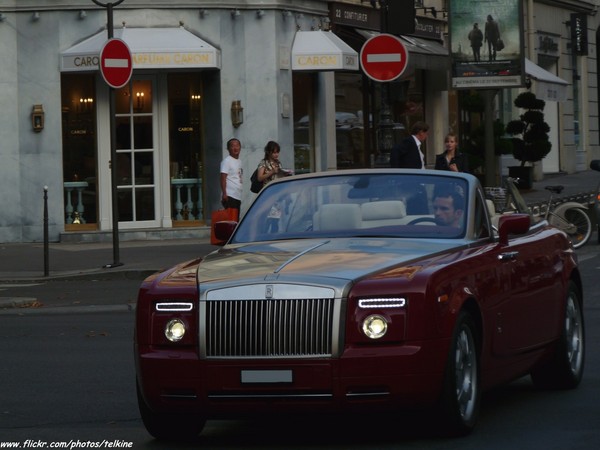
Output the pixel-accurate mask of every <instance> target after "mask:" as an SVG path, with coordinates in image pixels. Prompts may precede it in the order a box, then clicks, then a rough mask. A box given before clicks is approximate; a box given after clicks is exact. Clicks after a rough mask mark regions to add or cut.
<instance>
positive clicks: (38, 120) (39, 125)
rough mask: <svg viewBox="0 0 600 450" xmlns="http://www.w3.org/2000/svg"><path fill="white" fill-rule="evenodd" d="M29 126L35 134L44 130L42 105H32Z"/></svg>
mask: <svg viewBox="0 0 600 450" xmlns="http://www.w3.org/2000/svg"><path fill="white" fill-rule="evenodd" d="M31 126H32V127H33V131H35V132H36V133H39V132H40V131H42V130H43V129H44V105H33V109H32V111H31Z"/></svg>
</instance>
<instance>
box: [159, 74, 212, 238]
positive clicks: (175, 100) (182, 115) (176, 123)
mask: <svg viewBox="0 0 600 450" xmlns="http://www.w3.org/2000/svg"><path fill="white" fill-rule="evenodd" d="M168 89H169V165H170V180H171V217H172V220H173V227H190V226H201V225H204V223H205V211H204V202H203V192H204V190H203V185H202V181H203V178H204V173H203V167H204V166H203V161H204V157H205V155H204V148H203V145H202V128H201V124H202V105H203V85H202V78H201V76H200V74H199V73H179V74H169V76H168Z"/></svg>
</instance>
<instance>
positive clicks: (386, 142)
mask: <svg viewBox="0 0 600 450" xmlns="http://www.w3.org/2000/svg"><path fill="white" fill-rule="evenodd" d="M379 5H380V8H381V32H382V33H387V30H388V2H387V0H380V1H379ZM389 97H390V90H389V85H388V83H382V84H381V110H380V112H379V151H380V152H381V153H382V154H388V155H389V154H390V153H391V152H392V147H393V146H394V136H393V132H392V130H393V129H394V121H393V120H392V112H391V111H390V107H389Z"/></svg>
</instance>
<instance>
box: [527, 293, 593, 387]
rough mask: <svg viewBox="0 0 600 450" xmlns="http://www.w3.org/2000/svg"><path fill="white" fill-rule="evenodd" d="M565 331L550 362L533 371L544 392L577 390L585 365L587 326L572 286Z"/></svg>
mask: <svg viewBox="0 0 600 450" xmlns="http://www.w3.org/2000/svg"><path fill="white" fill-rule="evenodd" d="M563 324H564V328H563V330H562V333H561V336H560V338H559V340H558V342H557V343H556V348H555V350H554V354H553V355H552V357H551V359H550V360H548V361H546V362H544V363H542V364H541V365H539V366H537V367H536V368H534V370H533V371H532V372H531V379H532V380H533V383H534V384H535V386H536V387H539V388H542V389H574V388H576V387H577V386H578V385H579V383H580V382H581V378H582V377H583V369H584V365H585V326H584V319H583V303H582V301H581V295H580V293H579V289H578V288H577V286H576V285H575V283H573V282H572V281H570V282H569V287H568V290H567V298H566V301H565V317H564V322H563Z"/></svg>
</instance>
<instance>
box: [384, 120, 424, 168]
mask: <svg viewBox="0 0 600 450" xmlns="http://www.w3.org/2000/svg"><path fill="white" fill-rule="evenodd" d="M428 131H429V125H427V124H426V123H425V122H415V123H414V125H413V126H412V129H411V130H410V134H411V135H410V136H408V137H407V138H404V139H403V140H402V141H401V142H400V143H399V144H396V145H394V147H392V152H391V154H390V165H391V166H392V167H401V168H404V169H424V168H425V156H424V155H423V152H422V151H421V144H422V143H423V142H425V140H426V139H427V133H428Z"/></svg>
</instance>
